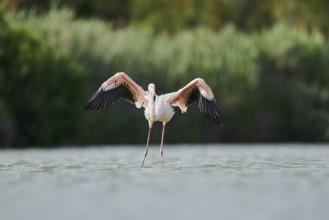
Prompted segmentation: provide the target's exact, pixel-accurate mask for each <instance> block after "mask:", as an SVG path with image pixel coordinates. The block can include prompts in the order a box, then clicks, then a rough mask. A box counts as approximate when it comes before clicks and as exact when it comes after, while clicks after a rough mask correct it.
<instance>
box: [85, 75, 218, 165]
mask: <svg viewBox="0 0 329 220" xmlns="http://www.w3.org/2000/svg"><path fill="white" fill-rule="evenodd" d="M121 97H122V98H124V99H126V100H128V101H129V102H131V103H132V104H135V105H136V107H137V108H141V107H144V108H145V111H144V115H145V118H146V120H147V121H148V125H149V129H148V134H147V141H146V147H145V151H144V159H143V161H142V165H141V166H142V167H143V166H144V162H145V159H146V156H147V153H148V147H149V141H150V133H151V129H152V125H153V123H154V122H157V121H159V122H162V136H161V145H160V158H161V165H162V166H163V139H164V133H165V126H166V124H167V123H168V122H169V121H170V120H171V118H172V117H173V115H174V114H175V111H174V109H173V107H179V108H180V110H181V111H182V113H185V112H186V111H187V107H188V106H189V105H190V104H192V103H193V102H194V101H197V102H198V109H199V111H200V112H201V113H202V114H203V115H204V116H205V117H206V118H208V119H210V120H211V121H213V122H214V123H215V124H217V125H221V124H222V123H223V117H222V115H221V114H220V112H219V109H218V107H217V105H216V101H215V97H214V94H213V92H212V91H211V89H210V87H209V86H208V85H207V84H206V82H205V81H204V80H203V79H202V78H196V79H194V80H192V81H191V82H189V83H188V84H187V85H186V86H184V87H183V88H181V89H179V90H178V91H176V92H171V93H167V94H163V95H157V94H156V92H155V85H154V84H153V83H150V84H149V85H148V91H144V89H143V88H142V87H141V86H139V85H138V84H137V83H136V82H135V81H134V80H132V79H131V78H130V77H129V76H128V75H127V74H125V73H124V72H118V73H116V74H115V75H113V76H112V77H110V78H109V79H107V80H106V81H105V82H104V83H103V84H102V85H101V86H100V87H99V89H98V90H97V91H96V92H95V93H94V94H93V95H92V96H91V98H90V99H89V101H88V102H87V104H86V105H85V109H86V110H93V109H99V108H104V107H107V106H110V105H113V104H114V103H115V102H116V101H117V100H118V99H120V98H121Z"/></svg>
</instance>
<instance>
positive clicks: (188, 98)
mask: <svg viewBox="0 0 329 220" xmlns="http://www.w3.org/2000/svg"><path fill="white" fill-rule="evenodd" d="M167 95H168V100H169V102H170V103H171V105H173V106H178V107H179V108H180V109H181V110H182V112H186V110H187V106H189V105H190V104H192V103H193V102H194V101H198V109H199V111H200V112H201V113H202V114H203V115H204V116H205V117H206V118H208V119H210V120H211V121H213V122H215V123H216V124H218V125H220V124H222V123H223V122H224V120H223V117H222V115H221V114H220V112H219V109H218V107H217V105H216V101H215V97H214V94H213V92H212V91H211V89H210V87H209V86H208V85H207V84H206V82H205V81H204V80H203V79H201V78H196V79H194V80H192V81H191V82H190V83H188V84H187V85H186V86H184V87H183V88H181V89H179V90H178V91H177V92H173V93H169V94H167Z"/></svg>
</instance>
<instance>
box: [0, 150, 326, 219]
mask: <svg viewBox="0 0 329 220" xmlns="http://www.w3.org/2000/svg"><path fill="white" fill-rule="evenodd" d="M143 152H144V146H111V147H110V146H108V147H107V146H104V147H93V146H89V147H83V148H60V149H51V150H41V149H33V150H2V151H0V190H1V192H0V219H1V220H7V219H8V220H16V219H17V220H20V219H22V220H23V219H24V220H38V219H47V220H59V219H61V220H62V219H70V220H75V219H76V220H84V219H116V220H117V219H143V220H147V219H160V220H161V219H225V220H227V219H252V220H255V219H262V220H263V219H267V220H268V219H289V220H294V219H296V220H297V219H298V220H303V219H305V220H306V219H316V220H318V219H323V220H325V219H329V208H328V207H329V206H328V204H329V145H297V144H296V145H261V144H259V145H192V146H191V145H166V146H165V148H164V160H165V166H164V167H161V164H160V157H159V149H158V146H151V147H150V150H149V155H148V158H147V159H146V162H145V166H146V167H145V168H141V167H140V163H141V161H142V159H143Z"/></svg>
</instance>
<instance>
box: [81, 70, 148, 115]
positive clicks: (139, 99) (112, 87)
mask: <svg viewBox="0 0 329 220" xmlns="http://www.w3.org/2000/svg"><path fill="white" fill-rule="evenodd" d="M145 95H146V93H145V91H144V90H143V88H142V87H140V86H139V85H138V84H137V83H135V82H134V81H133V80H132V79H131V78H130V77H129V76H128V75H127V74H125V73H123V72H119V73H116V74H115V75H114V76H112V77H111V78H109V79H108V80H106V81H105V82H104V83H103V84H102V85H101V87H99V89H98V90H97V91H96V92H95V94H94V95H93V96H92V97H91V98H90V99H89V101H88V103H87V104H86V105H85V109H86V110H92V109H99V108H104V107H107V106H110V105H112V104H114V103H115V102H116V101H117V100H118V99H120V98H121V97H123V98H125V99H126V100H128V101H129V102H131V103H134V104H135V105H136V107H137V108H140V107H142V106H143V103H144V102H145V101H146V100H145V98H144V97H145Z"/></svg>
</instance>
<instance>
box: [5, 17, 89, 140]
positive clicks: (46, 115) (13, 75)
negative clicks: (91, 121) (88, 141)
mask: <svg viewBox="0 0 329 220" xmlns="http://www.w3.org/2000/svg"><path fill="white" fill-rule="evenodd" d="M0 36H1V43H0V51H1V54H0V76H1V78H0V94H1V99H0V115H1V116H0V120H1V121H0V124H1V125H2V126H0V129H1V131H0V135H1V137H0V139H1V140H2V142H1V143H0V144H1V145H16V146H24V145H49V144H57V143H73V142H74V140H76V139H77V138H78V137H79V136H78V134H79V135H80V134H81V126H80V124H79V123H80V119H81V112H82V111H81V102H83V100H82V99H83V98H84V97H83V95H84V94H85V92H84V88H86V85H87V84H86V83H87V75H86V71H85V70H84V67H83V66H82V65H80V64H78V63H77V62H75V61H74V60H72V58H71V57H70V56H68V55H61V56H57V57H56V56H54V55H53V51H52V50H51V49H49V48H47V47H45V45H43V44H42V41H41V39H42V38H40V37H39V36H38V35H37V34H36V33H32V32H31V30H28V29H26V28H24V27H22V26H20V25H12V24H8V23H4V24H2V29H1V34H0ZM82 94H83V95H82Z"/></svg>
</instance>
